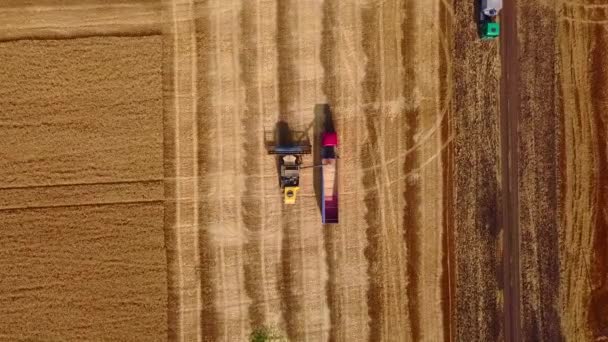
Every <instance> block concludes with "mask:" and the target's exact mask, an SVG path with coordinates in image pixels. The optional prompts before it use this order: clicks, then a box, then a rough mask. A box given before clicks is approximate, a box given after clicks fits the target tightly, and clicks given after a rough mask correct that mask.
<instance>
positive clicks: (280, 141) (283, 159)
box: [266, 122, 312, 204]
mask: <svg viewBox="0 0 608 342" xmlns="http://www.w3.org/2000/svg"><path fill="white" fill-rule="evenodd" d="M294 133H296V135H298V136H299V138H298V139H296V140H294V138H293V136H294ZM275 135H276V139H274V138H273V139H267V140H266V141H267V143H266V144H267V149H268V153H269V154H273V155H277V163H278V168H279V185H280V187H281V191H282V193H283V203H285V204H295V203H296V195H297V193H298V191H300V170H301V169H302V155H304V154H310V153H311V152H312V146H311V145H310V140H308V138H307V137H306V134H305V133H304V132H292V131H291V130H290V129H289V127H288V126H287V123H285V122H279V123H278V124H277V129H276V132H275ZM268 141H271V142H270V143H268Z"/></svg>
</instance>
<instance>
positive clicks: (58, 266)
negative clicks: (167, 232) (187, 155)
mask: <svg viewBox="0 0 608 342" xmlns="http://www.w3.org/2000/svg"><path fill="white" fill-rule="evenodd" d="M0 12H2V10H0ZM160 42H161V40H160V37H146V38H83V39H75V40H61V41H48V40H35V41H33V40H21V41H10V42H2V43H1V44H0V59H1V60H2V65H3V67H2V69H1V71H0V78H1V80H2V81H1V83H2V88H1V90H0V93H1V96H0V108H2V109H1V110H0V130H1V135H2V139H0V151H2V152H0V155H1V157H0V228H1V229H0V231H1V232H0V241H1V244H2V248H1V249H0V264H1V266H0V278H1V279H2V281H1V282H0V293H1V295H0V315H1V317H2V319H1V320H0V331H1V333H0V339H3V340H20V339H30V340H31V339H36V340H74V339H92V340H100V339H112V340H134V339H154V338H157V337H158V336H163V335H165V334H166V331H167V311H166V306H167V277H166V258H165V251H164V248H163V247H164V244H165V242H164V239H163V223H162V220H163V204H162V203H163V202H162V201H163V198H164V194H163V192H164V190H163V182H162V178H163V168H162V106H161V96H162V91H161V89H162V88H161V68H160V63H161V49H160ZM117 61H120V63H118V62H117ZM134 99H137V100H134Z"/></svg>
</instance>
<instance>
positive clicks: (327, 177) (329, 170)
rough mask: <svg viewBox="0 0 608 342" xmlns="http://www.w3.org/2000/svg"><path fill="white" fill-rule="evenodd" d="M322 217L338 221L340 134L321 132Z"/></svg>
mask: <svg viewBox="0 0 608 342" xmlns="http://www.w3.org/2000/svg"><path fill="white" fill-rule="evenodd" d="M320 147H321V168H322V172H321V217H322V222H323V223H338V163H337V161H338V153H337V148H338V135H337V134H336V132H335V131H333V130H331V131H325V132H323V133H322V134H321V146H320Z"/></svg>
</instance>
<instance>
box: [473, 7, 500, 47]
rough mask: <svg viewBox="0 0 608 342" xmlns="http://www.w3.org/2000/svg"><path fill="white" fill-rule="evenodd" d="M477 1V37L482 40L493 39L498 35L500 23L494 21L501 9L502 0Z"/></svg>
mask: <svg viewBox="0 0 608 342" xmlns="http://www.w3.org/2000/svg"><path fill="white" fill-rule="evenodd" d="M475 1H479V23H478V26H479V37H480V38H481V39H483V40H490V39H495V38H497V37H498V36H499V35H500V23H499V22H497V21H496V18H497V17H498V14H499V12H500V10H501V9H502V0H475Z"/></svg>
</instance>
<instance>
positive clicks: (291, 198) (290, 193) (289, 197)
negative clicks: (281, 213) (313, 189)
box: [283, 186, 300, 204]
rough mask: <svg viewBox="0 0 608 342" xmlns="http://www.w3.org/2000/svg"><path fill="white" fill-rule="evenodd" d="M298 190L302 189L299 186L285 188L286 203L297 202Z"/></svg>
mask: <svg viewBox="0 0 608 342" xmlns="http://www.w3.org/2000/svg"><path fill="white" fill-rule="evenodd" d="M298 191H300V187H299V186H286V187H285V189H283V194H284V202H285V204H295V203H296V194H297V193H298Z"/></svg>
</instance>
